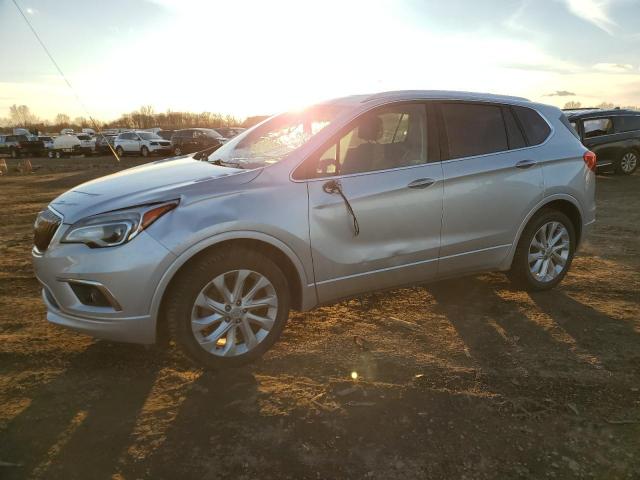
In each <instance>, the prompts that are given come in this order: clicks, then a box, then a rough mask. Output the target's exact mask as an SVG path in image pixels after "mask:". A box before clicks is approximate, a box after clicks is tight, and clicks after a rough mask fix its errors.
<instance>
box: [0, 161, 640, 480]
mask: <svg viewBox="0 0 640 480" xmlns="http://www.w3.org/2000/svg"><path fill="white" fill-rule="evenodd" d="M139 162H140V160H137V159H126V161H125V162H124V164H123V165H120V166H117V165H115V163H114V161H112V160H109V159H82V158H80V159H74V160H48V159H39V160H34V165H35V166H36V167H38V166H39V167H41V168H40V169H39V170H37V171H36V172H35V173H33V174H31V175H20V174H18V173H15V172H13V171H12V172H10V175H9V176H4V177H0V205H2V209H0V259H1V262H0V478H2V479H17V478H47V479H48V478H64V479H76V478H77V479H88V478H91V479H116V480H117V479H137V478H153V479H164V478H167V479H174V478H199V479H217V478H237V479H249V478H261V479H269V478H272V479H280V478H291V479H298V478H309V479H316V478H349V479H355V478H364V479H367V478H371V479H407V478H421V479H431V478H433V479H485V478H487V479H489V478H491V479H506V478H509V479H512V478H524V479H540V478H559V479H566V478H598V479H607V480H608V479H619V478H620V479H622V478H628V479H637V478H640V240H639V238H640V174H636V175H635V176H632V177H626V178H625V177H620V176H612V175H599V176H598V193H597V195H598V223H597V226H596V228H595V231H594V232H593V234H592V235H591V237H590V238H589V240H588V242H587V243H586V244H585V245H584V247H583V249H582V251H581V252H580V253H579V255H578V256H577V258H576V259H575V261H574V264H573V268H572V270H571V272H570V273H569V275H568V277H567V278H566V279H565V281H564V282H563V283H562V285H561V286H560V287H559V288H558V289H556V290H554V291H551V292H547V293H540V294H527V293H523V292H520V291H515V290H512V289H511V287H510V286H509V283H508V281H507V280H506V279H505V277H504V276H503V275H502V274H489V275H482V276H476V277H471V278H465V279H460V280H455V281H447V282H443V283H438V284H431V285H426V286H421V287H416V288H413V289H403V290H397V291H393V292H389V293H384V294H377V295H371V296H367V297H365V298H362V299H356V300H351V301H348V302H344V303H341V304H338V305H336V306H332V307H326V308H320V309H317V310H315V311H313V312H310V313H305V314H300V313H294V314H293V315H292V316H291V319H290V321H289V323H288V326H287V328H286V330H285V333H284V335H283V337H282V339H281V340H280V342H279V343H278V344H277V345H276V346H275V347H274V349H273V350H271V351H270V352H269V353H268V354H267V355H266V356H265V357H264V359H263V360H261V361H260V362H259V363H256V364H254V365H252V366H250V367H247V368H244V369H241V370H235V371H230V372H224V373H207V372H205V373H203V372H202V371H201V370H199V369H196V368H193V367H192V366H190V365H189V364H187V363H185V362H184V361H182V360H180V359H179V358H178V357H177V355H175V353H174V352H173V351H172V350H171V349H169V351H168V352H162V351H160V350H158V349H154V348H152V349H145V348H144V347H140V346H135V345H124V344H114V343H108V342H103V341H96V340H92V339H90V338H88V337H84V336H81V335H78V334H75V333H73V332H70V331H67V330H64V329H61V328H59V327H55V326H52V325H49V324H48V323H47V322H46V320H45V309H44V306H43V304H42V302H41V300H40V288H39V287H38V284H37V282H36V280H35V278H34V276H33V272H32V268H31V260H30V249H31V226H32V223H33V220H34V217H35V214H36V212H38V211H39V210H41V209H42V208H44V207H45V205H46V204H47V203H48V202H49V201H50V200H51V199H52V198H53V197H55V196H56V195H57V194H59V193H61V192H62V191H64V190H66V189H68V188H71V187H73V186H74V185H76V184H78V183H80V182H83V181H86V180H89V179H91V178H95V177H98V176H101V175H104V174H107V173H109V172H110V171H114V170H115V169H118V168H123V167H125V166H132V165H134V164H137V163H139ZM14 165H15V162H11V161H10V162H9V167H10V169H11V170H13V167H14ZM352 372H357V379H356V380H353V379H352Z"/></svg>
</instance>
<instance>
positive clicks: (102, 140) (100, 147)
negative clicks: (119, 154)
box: [96, 134, 116, 155]
mask: <svg viewBox="0 0 640 480" xmlns="http://www.w3.org/2000/svg"><path fill="white" fill-rule="evenodd" d="M115 140H116V135H107V134H100V135H98V136H96V154H98V155H105V154H111V148H113V149H114V150H115V146H114V142H115ZM109 145H110V146H111V148H109Z"/></svg>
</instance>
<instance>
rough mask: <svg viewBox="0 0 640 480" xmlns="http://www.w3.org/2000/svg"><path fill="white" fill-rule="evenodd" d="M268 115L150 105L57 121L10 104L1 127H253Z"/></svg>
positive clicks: (51, 129)
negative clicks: (105, 116) (106, 117)
mask: <svg viewBox="0 0 640 480" xmlns="http://www.w3.org/2000/svg"><path fill="white" fill-rule="evenodd" d="M264 118H266V117H265V116H255V117H248V118H246V119H244V120H241V119H239V118H238V117H235V116H233V115H224V114H221V113H213V112H202V113H194V112H174V111H172V110H167V111H166V112H156V111H155V110H154V108H153V107H152V106H150V105H145V106H142V107H140V108H139V109H138V110H134V111H133V112H130V113H124V114H122V115H121V116H120V117H119V118H118V119H116V120H113V121H109V122H102V121H99V120H95V119H93V118H86V117H75V118H73V119H72V118H71V117H69V115H67V114H65V113H59V114H57V115H56V116H55V118H54V120H53V121H47V120H43V119H40V118H39V117H38V116H37V115H36V114H34V113H33V112H32V111H31V110H30V109H29V107H28V106H27V105H12V106H11V107H9V117H8V118H0V130H4V131H10V130H11V129H12V128H16V127H20V128H28V129H29V130H38V131H40V132H51V133H56V132H59V131H60V130H62V129H63V128H73V129H74V130H75V131H80V130H81V129H82V128H94V129H95V128H96V127H98V128H99V129H106V128H130V129H145V128H153V127H160V128H162V129H165V130H178V129H181V128H191V127H202V128H216V127H250V126H252V125H255V124H256V123H258V122H259V121H261V120H262V119H264Z"/></svg>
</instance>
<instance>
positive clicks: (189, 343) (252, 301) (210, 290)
mask: <svg viewBox="0 0 640 480" xmlns="http://www.w3.org/2000/svg"><path fill="white" fill-rule="evenodd" d="M169 295H170V296H169V297H168V300H167V321H168V323H169V331H170V333H171V337H172V338H173V340H174V341H175V342H176V343H177V345H178V347H179V348H180V349H181V351H182V352H183V353H184V354H185V355H186V356H187V357H188V358H190V359H191V360H192V361H194V362H196V363H198V364H199V365H201V366H203V367H205V368H212V369H215V368H226V367H238V366H241V365H245V364H247V363H249V362H252V361H254V360H256V359H258V358H259V357H261V356H262V355H263V354H264V353H265V352H266V351H267V350H268V349H269V348H270V347H271V346H272V345H273V344H274V343H275V342H276V340H277V339H278V338H279V337H280V334H281V332H282V330H283V328H284V325H285V323H286V321H287V317H288V316H289V304H290V299H289V289H288V285H287V280H286V278H285V276H284V274H283V273H282V271H281V270H280V269H279V268H278V266H277V265H276V264H275V263H274V262H273V261H272V260H270V259H269V258H267V257H265V256H264V255H262V254H260V253H258V252H255V251H253V250H249V249H245V248H231V249H228V250H223V251H218V252H212V253H210V254H208V255H206V256H205V257H204V258H201V259H199V260H198V261H197V263H194V264H193V265H191V266H189V267H187V268H186V270H184V271H182V272H181V273H180V274H179V276H178V278H176V281H175V284H174V286H173V287H172V290H171V291H170V292H169Z"/></svg>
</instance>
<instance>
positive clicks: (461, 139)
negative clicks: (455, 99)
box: [442, 103, 509, 159]
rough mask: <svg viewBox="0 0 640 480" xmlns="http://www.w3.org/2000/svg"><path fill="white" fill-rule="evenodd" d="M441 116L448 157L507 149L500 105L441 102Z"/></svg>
mask: <svg viewBox="0 0 640 480" xmlns="http://www.w3.org/2000/svg"><path fill="white" fill-rule="evenodd" d="M442 116H443V120H444V124H445V128H446V130H447V137H448V140H449V158H451V159H453V158H461V157H471V156H474V155H485V154H488V153H495V152H502V151H505V150H508V149H509V147H508V144H507V132H506V130H505V124H504V121H503V119H502V108H501V107H499V106H497V105H481V104H473V103H444V104H442Z"/></svg>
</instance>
